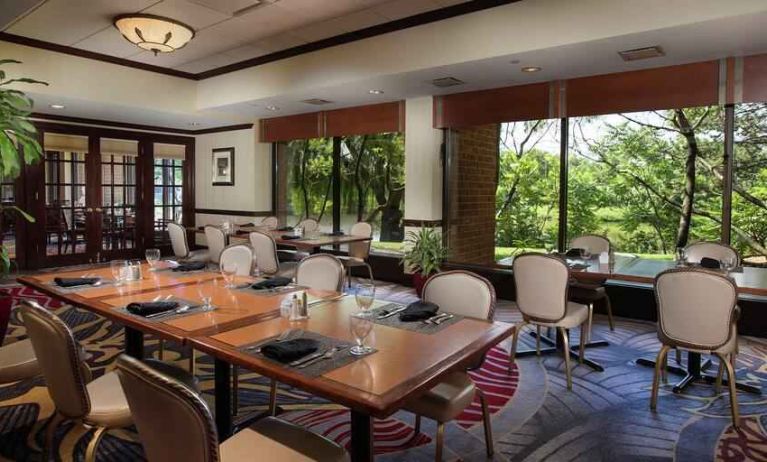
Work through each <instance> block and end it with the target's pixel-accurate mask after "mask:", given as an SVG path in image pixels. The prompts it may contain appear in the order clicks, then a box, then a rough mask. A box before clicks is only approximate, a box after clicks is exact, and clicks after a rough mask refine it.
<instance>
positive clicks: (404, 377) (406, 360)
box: [18, 264, 514, 461]
mask: <svg viewBox="0 0 767 462" xmlns="http://www.w3.org/2000/svg"><path fill="white" fill-rule="evenodd" d="M142 270H143V277H142V279H141V280H139V281H133V282H130V283H127V284H124V285H119V286H116V285H114V284H104V285H102V286H99V287H87V288H81V289H75V290H73V289H61V288H59V287H57V286H56V285H54V284H53V279H54V277H81V276H84V275H86V274H87V275H95V276H99V277H102V278H104V279H109V278H110V277H111V274H110V269H109V268H108V267H105V266H103V265H101V266H92V267H85V268H78V269H76V270H72V271H64V272H56V273H39V274H34V275H29V276H22V277H20V278H18V280H19V282H20V283H22V284H24V285H26V286H29V287H32V288H34V289H36V290H39V291H41V292H43V293H46V294H48V295H50V296H52V297H55V298H57V299H59V300H61V301H64V302H65V303H69V304H72V305H75V306H77V307H79V308H82V309H85V310H88V311H91V312H93V313H95V314H98V315H101V316H103V317H105V318H107V319H110V320H112V321H114V322H117V323H121V324H122V325H124V327H125V352H126V353H127V354H129V355H131V356H134V357H138V358H142V357H143V356H144V335H145V334H150V335H153V336H155V337H158V338H162V339H167V340H171V341H175V342H178V343H179V344H181V345H186V346H191V347H193V348H194V349H196V350H198V351H202V352H205V353H208V354H209V355H211V356H212V357H213V358H214V387H215V410H216V412H215V415H216V424H217V427H218V431H219V437H220V438H221V440H224V439H226V438H228V437H229V436H230V435H231V433H232V428H233V422H232V415H231V399H232V397H231V374H232V365H237V366H240V367H242V368H246V369H249V370H252V371H255V372H257V373H259V374H262V375H264V376H266V377H269V378H272V379H275V380H277V381H280V382H283V383H286V384H289V385H292V386H295V387H298V388H300V389H303V390H306V391H308V392H311V393H314V394H316V395H317V396H321V397H323V398H326V399H328V400H330V401H332V402H336V403H339V404H342V405H345V406H347V407H349V408H350V410H351V427H352V432H351V453H352V460H354V461H367V460H372V459H373V426H372V419H373V418H375V417H386V416H389V415H391V414H392V413H394V412H395V411H397V410H398V409H399V408H400V407H402V405H403V403H404V402H405V401H406V400H408V399H412V398H414V397H417V396H418V394H420V393H422V392H423V391H425V390H427V389H428V388H429V387H431V386H434V385H435V384H436V383H438V382H439V380H440V378H441V377H442V376H444V374H446V373H448V372H450V371H452V370H455V369H457V368H461V367H464V366H465V365H467V364H470V363H473V361H476V360H477V359H478V358H480V357H481V356H482V355H483V354H484V353H485V352H487V351H488V350H489V349H490V348H492V347H493V346H495V345H497V344H498V343H500V342H501V341H503V340H504V339H506V338H508V337H509V336H511V335H512V333H513V330H514V326H513V325H512V324H508V323H503V322H490V321H485V320H478V319H471V318H465V319H462V320H460V321H459V322H456V323H455V324H452V325H449V326H447V327H446V328H445V329H443V330H441V331H439V332H436V333H432V334H424V333H421V332H413V331H409V330H403V329H398V328H394V327H388V326H383V325H375V327H374V329H373V333H372V334H371V337H370V338H371V342H370V343H371V345H372V346H373V347H374V348H375V349H376V350H377V351H376V352H374V353H373V354H371V355H369V356H366V357H363V358H360V359H358V360H356V361H354V362H352V363H350V364H347V365H343V366H341V367H338V368H336V369H333V370H330V371H329V372H326V373H324V374H322V375H320V376H316V377H313V376H306V375H302V374H301V373H300V372H296V371H295V370H293V369H290V368H288V367H285V366H283V365H281V364H279V363H276V362H272V361H268V360H265V359H263V358H260V357H258V356H254V355H252V354H249V353H247V352H244V351H243V350H242V349H241V347H242V346H244V345H248V344H252V343H254V342H259V341H263V340H265V339H269V338H271V337H274V336H275V335H278V334H280V333H281V332H284V331H285V330H286V329H302V330H303V331H306V332H313V333H317V334H321V335H324V336H326V337H331V338H334V339H338V340H339V341H345V342H351V341H352V335H351V333H350V330H349V315H350V314H351V313H352V312H355V311H357V306H356V302H355V299H354V297H351V296H343V294H339V293H336V292H327V291H313V290H309V291H307V293H308V298H309V304H310V308H309V312H310V317H309V319H307V320H303V321H293V322H290V321H288V320H287V319H285V318H283V317H281V316H280V312H279V311H280V310H279V308H280V304H281V302H282V300H283V299H284V298H285V297H292V294H293V293H294V292H290V291H287V292H279V293H269V294H263V293H257V292H255V291H252V290H242V289H240V288H227V287H224V285H223V283H222V278H221V276H220V275H219V274H218V273H215V272H209V271H201V272H194V273H181V274H179V273H175V272H172V271H169V270H163V271H156V272H150V271H148V270H149V268H148V267H147V266H146V264H144V265H143V266H142ZM246 279H247V280H251V279H249V278H246ZM253 280H255V279H253ZM199 284H209V285H210V286H211V287H210V290H209V292H208V293H210V294H212V305H213V306H214V307H215V309H214V310H212V311H204V312H194V313H189V314H184V315H181V316H172V317H169V319H168V320H162V318H161V319H146V318H142V317H140V316H135V315H131V314H129V313H127V312H125V310H124V309H123V307H125V306H126V305H127V304H128V303H130V302H133V301H150V300H156V299H162V298H166V297H173V298H177V299H183V300H188V301H190V302H199V300H200V296H199V294H198V285H199ZM375 303H376V304H380V303H382V302H380V301H376V302H375ZM376 306H377V305H376Z"/></svg>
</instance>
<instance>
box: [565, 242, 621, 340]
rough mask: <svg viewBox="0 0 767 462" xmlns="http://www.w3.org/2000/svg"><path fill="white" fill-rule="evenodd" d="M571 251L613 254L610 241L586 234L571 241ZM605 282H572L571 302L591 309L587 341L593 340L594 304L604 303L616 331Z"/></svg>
mask: <svg viewBox="0 0 767 462" xmlns="http://www.w3.org/2000/svg"><path fill="white" fill-rule="evenodd" d="M570 248H571V249H584V250H586V251H588V252H589V253H590V254H592V255H599V254H600V253H602V252H607V253H608V254H609V253H612V245H611V244H610V240H609V239H607V238H606V237H604V236H598V235H596V234H584V235H582V236H578V237H576V238H575V239H573V240H572V241H570ZM604 282H605V281H590V282H581V281H578V280H575V279H571V281H570V295H569V300H570V301H573V302H575V303H580V304H582V305H586V306H588V307H589V325H588V328H587V332H588V333H587V335H586V341H589V340H590V339H591V324H592V320H593V318H594V303H597V302H599V301H604V303H605V309H606V310H607V322H608V323H609V324H610V330H615V322H614V321H613V308H612V305H611V304H610V297H608V296H607V290H606V289H605V287H604Z"/></svg>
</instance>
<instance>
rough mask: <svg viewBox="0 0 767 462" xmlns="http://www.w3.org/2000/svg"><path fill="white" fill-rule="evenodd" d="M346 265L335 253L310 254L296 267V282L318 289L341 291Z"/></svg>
mask: <svg viewBox="0 0 767 462" xmlns="http://www.w3.org/2000/svg"><path fill="white" fill-rule="evenodd" d="M344 273H345V271H344V265H343V263H341V260H339V259H338V257H336V256H335V255H331V254H328V253H317V254H314V255H309V256H308V257H306V258H304V259H303V260H301V261H300V262H299V263H298V266H297V267H296V284H298V285H300V286H306V287H310V288H312V289H317V290H328V291H335V292H341V291H342V290H343V288H344Z"/></svg>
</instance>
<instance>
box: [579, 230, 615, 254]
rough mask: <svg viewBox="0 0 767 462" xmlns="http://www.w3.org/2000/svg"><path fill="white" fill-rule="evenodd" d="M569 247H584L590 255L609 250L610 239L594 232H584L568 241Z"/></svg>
mask: <svg viewBox="0 0 767 462" xmlns="http://www.w3.org/2000/svg"><path fill="white" fill-rule="evenodd" d="M570 248H571V249H585V250H587V251H588V252H589V253H590V254H592V255H598V254H600V253H602V252H608V253H609V252H610V249H611V246H610V240H609V239H607V238H606V237H604V236H599V235H596V234H584V235H583V236H578V237H576V238H574V239H573V240H572V241H570Z"/></svg>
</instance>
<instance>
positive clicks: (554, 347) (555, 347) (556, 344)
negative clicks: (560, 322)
mask: <svg viewBox="0 0 767 462" xmlns="http://www.w3.org/2000/svg"><path fill="white" fill-rule="evenodd" d="M530 335H531V336H533V337H538V334H537V333H536V332H530ZM539 338H540V340H541V342H542V343H545V344H546V345H550V347H549V348H542V349H541V355H546V354H553V353H557V352H561V350H562V342H561V341H560V338H559V334H557V337H556V338H554V339H552V338H551V337H548V336H547V335H543V334H541V335H540V337H539ZM589 346H592V347H597V346H607V342H604V341H596V342H590V343H588V344H586V348H588V347H589ZM534 354H536V352H535V350H530V351H518V352H517V354H516V356H517V357H518V358H523V357H525V356H532V355H534ZM570 355H571V356H572V357H574V358H575V360H576V361H579V360H580V357H581V352H580V351H577V350H574V349H573V348H570ZM583 364H584V365H586V366H588V367H590V368H592V369H594V370H595V371H597V372H604V370H605V368H604V367H602V365H601V364H599V363H597V362H595V361H592V360H590V359H588V358H583Z"/></svg>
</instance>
